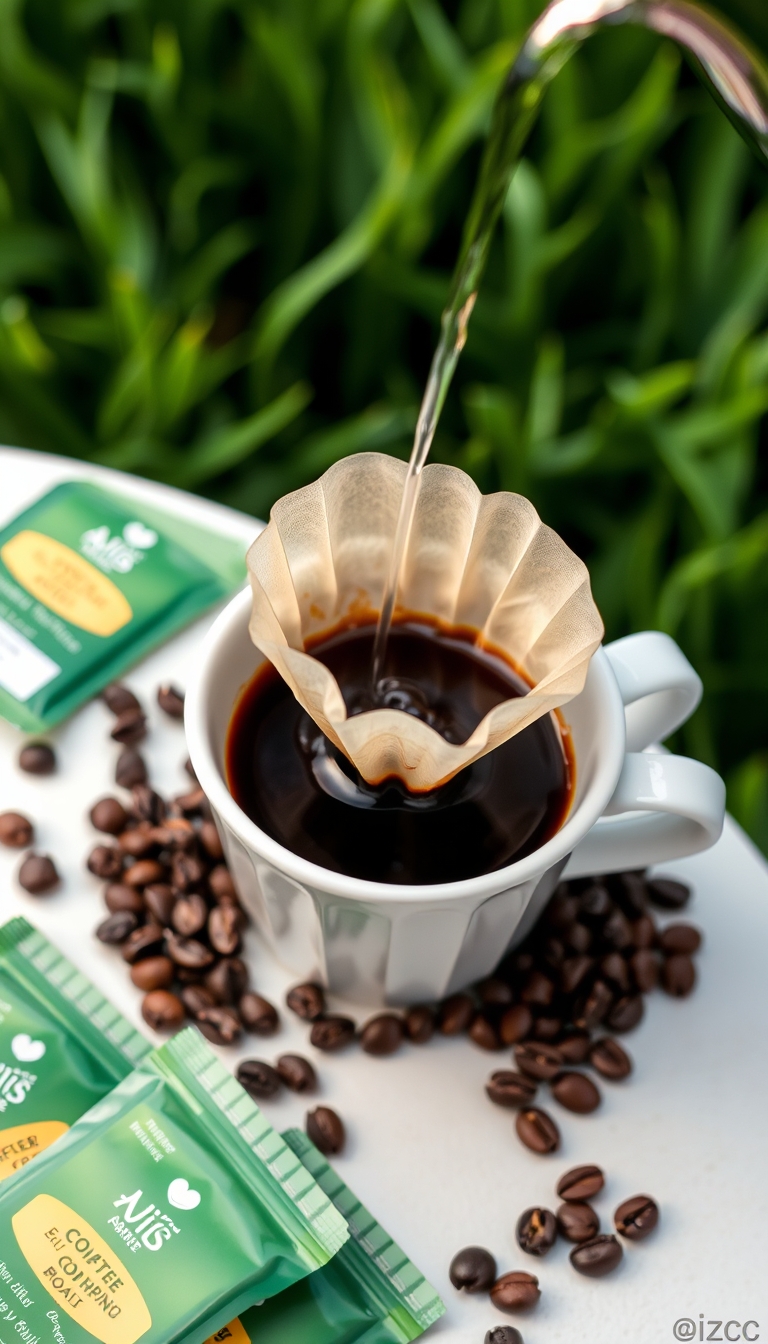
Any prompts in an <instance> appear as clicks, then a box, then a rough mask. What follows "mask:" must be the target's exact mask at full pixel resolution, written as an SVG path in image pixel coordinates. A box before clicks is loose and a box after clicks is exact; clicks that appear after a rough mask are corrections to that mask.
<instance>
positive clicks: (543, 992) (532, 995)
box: [520, 969, 555, 1008]
mask: <svg viewBox="0 0 768 1344" xmlns="http://www.w3.org/2000/svg"><path fill="white" fill-rule="evenodd" d="M554 997H555V986H554V982H553V981H552V980H551V979H550V977H549V976H548V975H545V974H544V972H543V971H539V970H535V969H534V970H532V971H531V972H530V973H529V975H528V977H527V979H526V981H525V984H524V985H523V987H522V990H521V991H520V998H521V999H522V1001H523V1003H527V1004H530V1005H531V1006H532V1007H534V1008H548V1007H549V1005H550V1004H551V1002H552V1000H553V999H554Z"/></svg>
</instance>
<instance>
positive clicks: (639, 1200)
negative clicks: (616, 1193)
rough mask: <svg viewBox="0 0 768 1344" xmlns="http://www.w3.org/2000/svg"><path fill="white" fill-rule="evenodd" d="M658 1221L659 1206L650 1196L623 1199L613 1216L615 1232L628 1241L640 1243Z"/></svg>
mask: <svg viewBox="0 0 768 1344" xmlns="http://www.w3.org/2000/svg"><path fill="white" fill-rule="evenodd" d="M658 1221H659V1206H658V1204H657V1203H656V1201H655V1199H651V1196H650V1195H634V1196H633V1197H632V1199H625V1200H624V1203H623V1204H620V1205H619V1207H618V1209H617V1210H616V1212H615V1213H614V1215H613V1224H614V1227H615V1228H616V1231H617V1232H620V1233H621V1235H622V1237H626V1238H627V1240H628V1241H642V1240H643V1238H644V1237H647V1236H649V1235H650V1233H651V1232H652V1231H653V1229H654V1228H655V1226H656V1224H657V1223H658Z"/></svg>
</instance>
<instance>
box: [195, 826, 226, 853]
mask: <svg viewBox="0 0 768 1344" xmlns="http://www.w3.org/2000/svg"><path fill="white" fill-rule="evenodd" d="M200 844H201V845H202V846H203V849H204V850H205V852H206V854H207V855H208V858H209V859H222V858H223V857H224V850H223V848H222V845H221V837H220V835H219V832H218V831H217V830H216V824H215V822H213V821H204V822H203V824H202V826H201V827H200Z"/></svg>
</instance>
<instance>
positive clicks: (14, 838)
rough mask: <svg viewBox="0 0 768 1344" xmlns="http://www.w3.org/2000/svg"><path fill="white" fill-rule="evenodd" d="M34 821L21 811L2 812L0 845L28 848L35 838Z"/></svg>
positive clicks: (0, 816) (12, 847)
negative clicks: (24, 815)
mask: <svg viewBox="0 0 768 1344" xmlns="http://www.w3.org/2000/svg"><path fill="white" fill-rule="evenodd" d="M34 834H35V831H34V827H33V825H32V822H31V821H29V820H28V819H27V817H23V816H22V815H21V813H20V812H0V845H6V846H7V847H8V849H26V848H27V845H31V844H32V840H33V838H34Z"/></svg>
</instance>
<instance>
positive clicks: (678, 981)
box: [661, 952, 696, 999]
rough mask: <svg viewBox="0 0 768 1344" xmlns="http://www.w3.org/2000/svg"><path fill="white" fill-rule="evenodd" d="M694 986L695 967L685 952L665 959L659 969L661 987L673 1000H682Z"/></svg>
mask: <svg viewBox="0 0 768 1344" xmlns="http://www.w3.org/2000/svg"><path fill="white" fill-rule="evenodd" d="M695 984H696V967H695V966H694V964H693V962H692V960H691V958H690V957H689V956H688V954H687V953H686V952H676V953H675V954H674V956H671V957H666V958H665V960H664V964H663V966H662V968H661V987H662V989H663V990H665V991H666V993H667V994H671V995H672V997H673V998H675V999H684V998H685V997H686V995H688V994H690V992H691V990H692V989H693V987H694V985H695Z"/></svg>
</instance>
